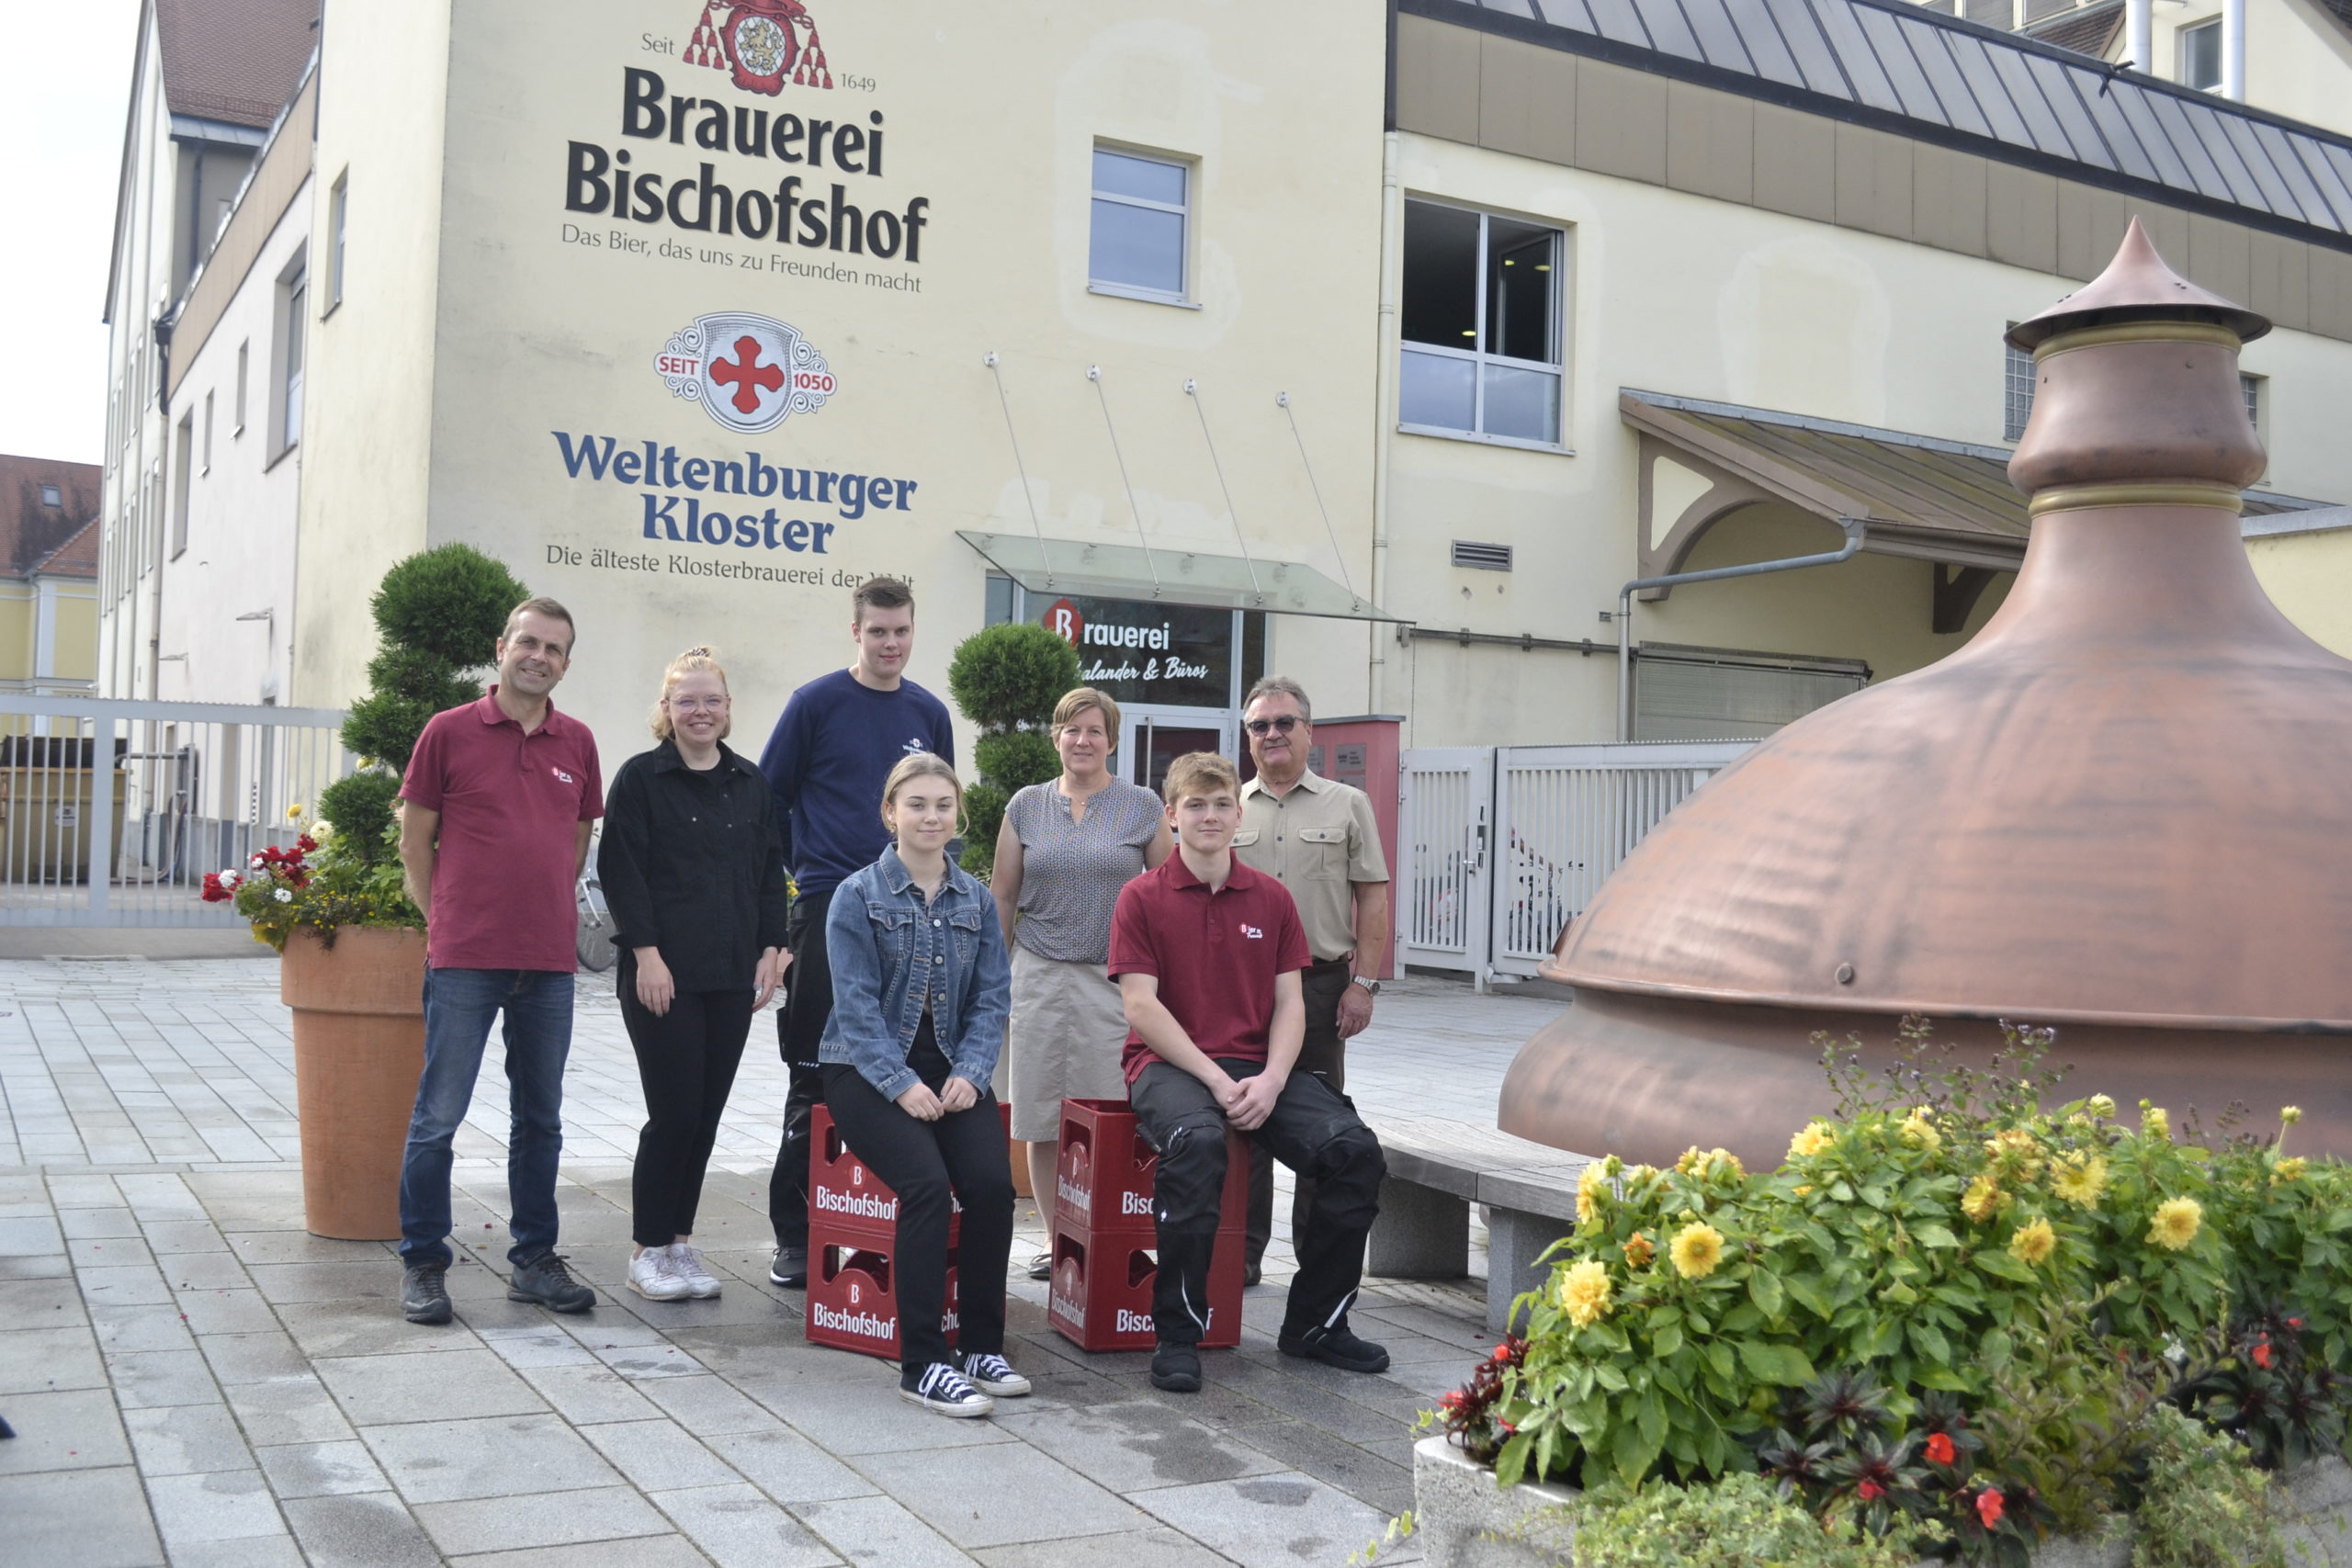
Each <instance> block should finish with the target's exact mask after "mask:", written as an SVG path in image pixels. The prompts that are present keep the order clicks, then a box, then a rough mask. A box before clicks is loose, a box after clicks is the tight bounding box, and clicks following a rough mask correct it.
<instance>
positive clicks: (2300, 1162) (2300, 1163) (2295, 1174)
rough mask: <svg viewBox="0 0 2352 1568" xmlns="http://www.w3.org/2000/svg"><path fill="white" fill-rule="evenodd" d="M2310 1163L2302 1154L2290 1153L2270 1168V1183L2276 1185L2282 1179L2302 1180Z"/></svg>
mask: <svg viewBox="0 0 2352 1568" xmlns="http://www.w3.org/2000/svg"><path fill="white" fill-rule="evenodd" d="M2308 1163H2309V1162H2307V1161H2306V1160H2305V1159H2304V1158H2303V1157H2302V1156H2301V1155H2289V1156H2287V1157H2286V1158H2285V1159H2282V1160H2280V1161H2279V1162H2278V1164H2277V1165H2275V1166H2272V1167H2271V1168H2270V1185H2271V1186H2273V1187H2276V1186H2278V1184H2279V1183H2280V1182H2282V1181H2300V1180H2301V1179H2302V1177H2303V1172H2304V1170H2305V1169H2306V1168H2308Z"/></svg>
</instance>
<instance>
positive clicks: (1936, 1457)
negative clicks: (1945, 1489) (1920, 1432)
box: [1927, 1432, 1959, 1464]
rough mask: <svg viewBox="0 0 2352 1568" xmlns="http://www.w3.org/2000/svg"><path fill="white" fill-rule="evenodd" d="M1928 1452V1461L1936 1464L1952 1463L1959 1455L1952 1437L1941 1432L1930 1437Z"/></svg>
mask: <svg viewBox="0 0 2352 1568" xmlns="http://www.w3.org/2000/svg"><path fill="white" fill-rule="evenodd" d="M1927 1454H1928V1461H1930V1462H1931V1463H1935V1464H1950V1463H1951V1461H1953V1460H1955V1459H1957V1458H1958V1457H1959V1454H1958V1452H1957V1450H1954V1449H1953V1448H1952V1446H1951V1438H1949V1437H1946V1436H1945V1435H1944V1434H1943V1433H1941V1432H1938V1433H1937V1434H1936V1435H1935V1436H1934V1437H1932V1438H1928V1448H1927Z"/></svg>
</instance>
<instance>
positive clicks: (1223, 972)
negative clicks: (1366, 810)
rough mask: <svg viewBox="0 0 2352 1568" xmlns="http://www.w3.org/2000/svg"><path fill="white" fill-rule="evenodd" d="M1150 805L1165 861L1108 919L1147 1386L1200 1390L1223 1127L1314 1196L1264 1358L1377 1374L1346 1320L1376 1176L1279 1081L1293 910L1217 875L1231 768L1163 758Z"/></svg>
mask: <svg viewBox="0 0 2352 1568" xmlns="http://www.w3.org/2000/svg"><path fill="white" fill-rule="evenodd" d="M1162 793H1163V794H1164V795H1165V796H1166V799H1167V801H1168V821H1169V826H1170V828H1172V829H1174V830H1175V834H1176V850H1177V852H1176V853H1174V854H1172V855H1170V856H1169V857H1168V859H1167V861H1166V862H1164V863H1162V864H1161V865H1160V866H1159V869H1158V870H1156V871H1148V872H1145V873H1144V874H1142V875H1141V876H1138V877H1136V879H1135V880H1134V881H1133V882H1130V883H1128V884H1127V885H1126V886H1125V888H1123V889H1122V890H1121V891H1120V894H1119V903H1118V908H1117V909H1116V911H1115V912H1114V914H1113V915H1112V918H1111V973H1112V974H1113V975H1114V976H1117V978H1118V982H1119V993H1120V996H1121V998H1122V999H1123V1000H1124V1001H1125V1004H1126V1013H1127V1024H1128V1033H1127V1047H1126V1055H1125V1066H1126V1074H1127V1098H1128V1101H1129V1103H1131V1104H1132V1105H1133V1106H1134V1107H1135V1111H1136V1120H1137V1122H1140V1123H1141V1125H1142V1128H1143V1133H1144V1136H1145V1137H1147V1138H1148V1139H1149V1140H1150V1141H1151V1144H1152V1146H1153V1147H1155V1148H1157V1149H1158V1150H1159V1174H1158V1177H1157V1179H1156V1183H1155V1186H1154V1189H1153V1194H1152V1208H1153V1217H1154V1218H1155V1219H1156V1220H1157V1221H1158V1228H1159V1277H1158V1279H1157V1280H1155V1281H1154V1283H1153V1286H1152V1303H1151V1305H1152V1319H1153V1323H1154V1326H1155V1328H1156V1330H1157V1333H1158V1336H1159V1349H1158V1350H1157V1351H1155V1352H1154V1353H1153V1355H1152V1358H1151V1381H1152V1384H1153V1386H1155V1387H1158V1388H1163V1389H1167V1390H1170V1391H1171V1392H1173V1393H1195V1392H1197V1391H1198V1390H1199V1388H1200V1386H1201V1355H1200V1349H1199V1346H1200V1342H1201V1337H1202V1334H1203V1333H1204V1331H1205V1330H1206V1328H1207V1326H1208V1325H1207V1321H1206V1316H1205V1314H1206V1311H1207V1305H1206V1303H1207V1300H1208V1279H1209V1253H1210V1249H1211V1248H1212V1247H1214V1246H1215V1245H1216V1227H1217V1219H1218V1213H1217V1210H1218V1203H1219V1201H1220V1199H1221V1198H1222V1196H1223V1192H1224V1188H1225V1132H1226V1128H1227V1126H1228V1125H1230V1126H1232V1127H1235V1128H1238V1129H1239V1130H1240V1131H1241V1132H1243V1133H1245V1134H1249V1135H1250V1137H1251V1138H1252V1139H1255V1140H1257V1141H1259V1142H1261V1143H1262V1144H1264V1145H1265V1146H1266V1147H1267V1148H1268V1149H1270V1150H1271V1151H1272V1154H1273V1156H1274V1157H1275V1158H1276V1159H1278V1160H1280V1161H1282V1162H1283V1164H1284V1165H1286V1166H1288V1167H1290V1168H1291V1169H1293V1170H1294V1171H1296V1172H1297V1173H1299V1174H1300V1175H1301V1176H1311V1177H1313V1178H1314V1179H1315V1196H1314V1200H1313V1207H1312V1208H1311V1209H1310V1210H1309V1211H1308V1213H1307V1217H1306V1219H1307V1223H1306V1229H1305V1230H1304V1231H1302V1232H1301V1233H1300V1234H1299V1235H1296V1236H1295V1237H1294V1238H1293V1240H1294V1242H1295V1246H1296V1248H1297V1252H1298V1274H1297V1277H1296V1278H1295V1279H1294V1280H1292V1281H1291V1287H1290V1302H1289V1305H1288V1307H1287V1309H1286V1310H1285V1312H1284V1313H1283V1327H1282V1333H1281V1335H1280V1336H1279V1337H1278V1338H1277V1339H1276V1341H1275V1342H1276V1344H1277V1345H1278V1346H1279V1347H1280V1348H1281V1349H1282V1352H1283V1354H1284V1355H1285V1356H1304V1357H1310V1358H1312V1359H1316V1360H1318V1361H1323V1362H1326V1363H1328V1364H1329V1365H1331V1366H1334V1367H1340V1368H1344V1369H1346V1370H1347V1371H1356V1372H1381V1371H1387V1370H1388V1352H1387V1351H1385V1350H1384V1349H1382V1348H1380V1347H1379V1346H1377V1345H1373V1344H1369V1343H1367V1342H1366V1341H1364V1340H1362V1339H1359V1338H1357V1337H1356V1336H1355V1335H1354V1334H1353V1333H1352V1332H1351V1330H1350V1329H1349V1327H1348V1308H1349V1307H1350V1306H1351V1305H1352V1304H1353V1303H1354V1302H1355V1299H1356V1287H1357V1285H1358V1284H1359V1283H1360V1282H1361V1281H1362V1280H1363V1252H1364V1239H1365V1237H1366V1236H1367V1235H1370V1234H1371V1231H1372V1221H1373V1216H1374V1215H1375V1214H1376V1213H1379V1210H1380V1179H1381V1177H1382V1176H1383V1175H1385V1173H1386V1169H1387V1168H1386V1165H1385V1161H1384V1160H1383V1159H1382V1157H1381V1153H1380V1141H1379V1140H1378V1139H1377V1138H1375V1137H1374V1136H1373V1134H1372V1129H1371V1128H1369V1127H1366V1126H1365V1125H1364V1124H1363V1121H1362V1120H1361V1119H1360V1118H1359V1117H1358V1116H1357V1115H1356V1113H1355V1108H1354V1107H1353V1106H1352V1105H1351V1104H1350V1103H1349V1102H1348V1100H1346V1099H1345V1098H1344V1097H1342V1096H1341V1095H1340V1093H1339V1092H1338V1091H1337V1090H1335V1089H1332V1088H1331V1087H1330V1086H1329V1084H1328V1083H1326V1082H1324V1081H1323V1080H1322V1079H1321V1078H1318V1077H1316V1076H1315V1075H1314V1074H1312V1073H1299V1074H1296V1075H1294V1074H1293V1073H1292V1071H1291V1069H1292V1067H1293V1066H1295V1065H1296V1064H1297V1061H1298V1049H1299V1044H1300V1042H1301V1040H1302V1039H1303V1038H1304V1036H1305V1033H1306V1004H1305V1002H1304V1001H1303V1000H1302V998H1301V996H1300V991H1299V978H1298V976H1299V971H1300V970H1302V969H1304V968H1306V964H1307V960H1308V953H1307V950H1306V933H1305V931H1303V930H1302V929H1301V928H1300V925H1299V921H1298V908H1297V906H1296V905H1295V904H1294V903H1292V902H1291V896H1290V893H1289V891H1288V890H1287V889H1286V888H1284V887H1283V885H1282V884H1281V883H1279V882H1277V881H1275V880H1274V879H1273V878H1272V877H1271V876H1266V875H1263V874H1260V873H1258V872H1254V871H1251V870H1250V868H1249V867H1248V866H1245V865H1243V864H1241V863H1239V862H1238V861H1237V860H1235V859H1234V858H1233V849H1232V843H1233V832H1234V829H1235V828H1236V827H1238V825H1239V824H1240V821H1241V792H1240V784H1239V781H1238V779H1237V778H1236V776H1235V774H1234V769H1233V764H1232V763H1230V762H1228V761H1226V760H1225V759H1224V758H1222V757H1218V756H1213V755H1211V754H1210V753H1208V752H1205V751H1195V752H1193V753H1191V754H1189V755H1187V756H1182V757H1179V758H1177V759H1176V761H1174V762H1172V763H1170V766H1169V769H1168V782H1167V784H1165V785H1164V786H1163V791H1162Z"/></svg>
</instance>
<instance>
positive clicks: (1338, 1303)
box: [967, 1058, 1388, 1345]
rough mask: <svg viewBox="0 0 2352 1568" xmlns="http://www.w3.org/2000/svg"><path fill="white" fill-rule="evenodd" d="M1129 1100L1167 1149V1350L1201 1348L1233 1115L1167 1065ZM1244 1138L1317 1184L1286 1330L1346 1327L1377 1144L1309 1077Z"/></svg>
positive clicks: (1335, 1096) (1346, 1106)
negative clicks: (1228, 1116) (1172, 1346)
mask: <svg viewBox="0 0 2352 1568" xmlns="http://www.w3.org/2000/svg"><path fill="white" fill-rule="evenodd" d="M1217 1065H1218V1066H1221V1067H1223V1068H1224V1069H1225V1070H1226V1071H1227V1073H1229V1074H1231V1075H1232V1076H1233V1077H1236V1078H1246V1077H1255V1076H1256V1075H1257V1074H1259V1073H1261V1072H1262V1071H1264V1070H1265V1066H1264V1064H1263V1063H1261V1062H1238V1061H1226V1060H1223V1059H1221V1058H1220V1059H1219V1061H1218V1063H1217ZM1127 1100H1128V1103H1129V1104H1131V1105H1132V1106H1134V1108H1135V1112H1136V1122H1137V1123H1138V1124H1140V1126H1141V1127H1142V1129H1143V1134H1144V1136H1145V1137H1146V1138H1147V1139H1148V1140H1150V1143H1151V1145H1152V1147H1154V1148H1156V1149H1158V1150H1159V1175H1158V1177H1157V1178H1156V1179H1155V1182H1154V1185H1153V1190H1152V1210H1153V1215H1154V1218H1155V1219H1156V1220H1157V1221H1158V1229H1159V1277H1158V1279H1157V1280H1155V1281H1154V1284H1153V1287H1152V1301H1151V1313H1152V1318H1153V1322H1154V1326H1155V1327H1156V1329H1157V1331H1158V1333H1159V1337H1160V1339H1161V1340H1163V1341H1165V1342H1167V1343H1170V1344H1177V1345H1197V1344H1199V1343H1200V1341H1201V1335H1202V1332H1203V1331H1204V1328H1205V1327H1206V1303H1207V1300H1208V1284H1209V1253H1210V1251H1211V1249H1212V1248H1213V1247H1215V1246H1216V1226H1217V1219H1218V1213H1217V1203H1218V1200H1219V1198H1220V1196H1221V1195H1222V1193H1223V1190H1224V1187H1225V1132H1226V1121H1225V1112H1224V1111H1222V1110H1221V1109H1219V1107H1218V1105H1217V1103H1216V1097H1215V1096H1213V1095H1211V1094H1210V1093H1209V1089H1208V1085H1206V1084H1204V1083H1203V1082H1202V1081H1201V1080H1200V1079H1198V1078H1196V1077H1193V1075H1192V1074H1190V1073H1188V1072H1185V1071H1184V1070H1183V1069H1182V1068H1181V1067H1171V1066H1169V1065H1168V1064H1167V1063H1165V1062H1153V1063H1151V1064H1150V1065H1148V1066H1146V1067H1145V1068H1144V1070H1143V1073H1142V1075H1141V1076H1140V1077H1137V1078H1136V1081H1135V1083H1134V1085H1133V1086H1132V1087H1131V1088H1130V1089H1128V1090H1127ZM1243 1135H1244V1136H1245V1137H1247V1138H1248V1139H1249V1140H1250V1142H1251V1143H1252V1144H1254V1145H1259V1146H1261V1147H1263V1148H1264V1149H1266V1150H1267V1151H1268V1152H1269V1153H1271V1154H1272V1156H1273V1157H1274V1158H1276V1159H1278V1160H1280V1161H1282V1162H1283V1164H1284V1165H1286V1166H1288V1167H1290V1168H1291V1169H1292V1170H1294V1171H1295V1172H1297V1173H1298V1175H1299V1176H1301V1177H1302V1178H1305V1177H1312V1178H1314V1179H1315V1198H1314V1203H1313V1206H1312V1207H1311V1208H1310V1209H1309V1210H1308V1211H1307V1214H1306V1224H1303V1225H1302V1226H1300V1228H1299V1231H1298V1235H1297V1245H1298V1276H1297V1278H1296V1279H1295V1280H1292V1281H1291V1287H1290V1302H1289V1304H1288V1305H1287V1306H1286V1307H1285V1309H1284V1310H1283V1328H1282V1331H1283V1334H1285V1335H1298V1334H1304V1333H1306V1331H1307V1330H1308V1329H1310V1328H1316V1327H1318V1326H1321V1325H1327V1324H1344V1323H1346V1322H1347V1315H1348V1308H1349V1307H1350V1306H1351V1305H1352V1304H1353V1303H1354V1302H1355V1299H1356V1287H1357V1286H1358V1285H1360V1284H1362V1283H1363V1248H1364V1241H1365V1238H1366V1237H1368V1236H1369V1235H1371V1234H1372V1222H1373V1219H1374V1216H1375V1215H1377V1214H1378V1213H1380V1179H1381V1178H1382V1177H1383V1176H1385V1175H1386V1174H1387V1170H1388V1167H1387V1162H1386V1161H1385V1159H1384V1158H1383V1157H1382V1156H1381V1153H1380V1140H1379V1139H1378V1138H1376V1137H1374V1135H1373V1132H1372V1129H1371V1128H1369V1127H1367V1126H1365V1125H1364V1124H1363V1119H1362V1118H1361V1117H1359V1116H1357V1114H1356V1111H1355V1107H1354V1106H1353V1105H1351V1104H1350V1103H1349V1102H1348V1100H1347V1097H1346V1096H1344V1095H1342V1094H1341V1093H1340V1091H1339V1090H1337V1089H1333V1088H1332V1087H1331V1086H1330V1085H1329V1084H1327V1083H1325V1082H1324V1081H1323V1080H1322V1079H1321V1078H1319V1077H1316V1076H1315V1075H1314V1074H1312V1073H1302V1072H1295V1071H1294V1072H1293V1073H1292V1074H1291V1076H1290V1077H1289V1078H1288V1080H1286V1081H1285V1082H1284V1083H1283V1091H1282V1093H1281V1095H1280V1096H1278V1097H1277V1098H1276V1099H1275V1100H1274V1110H1273V1114H1272V1115H1271V1116H1269V1117H1267V1118H1266V1120H1265V1121H1264V1122H1262V1123H1261V1124H1260V1125H1259V1126H1258V1127H1257V1128H1256V1129H1255V1130H1254V1131H1252V1132H1250V1133H1247V1134H1243ZM968 1223H969V1222H968V1221H967V1224H968Z"/></svg>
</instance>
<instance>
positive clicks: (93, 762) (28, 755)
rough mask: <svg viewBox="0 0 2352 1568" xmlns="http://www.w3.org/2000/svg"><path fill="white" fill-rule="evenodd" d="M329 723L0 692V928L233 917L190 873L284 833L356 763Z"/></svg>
mask: <svg viewBox="0 0 2352 1568" xmlns="http://www.w3.org/2000/svg"><path fill="white" fill-rule="evenodd" d="M343 720H344V715H343V714H342V713H341V712H340V711H339V710H336V709H333V708H279V707H264V706H251V707H248V706H245V705H240V704H232V703H153V702H126V701H120V700H116V699H110V698H103V697H80V696H72V697H62V696H38V697H37V696H27V695H24V694H17V693H6V694H0V926H196V927H204V926H211V927H221V928H232V927H235V926H237V925H240V924H242V923H243V922H242V920H241V919H239V917H238V916H237V914H236V913H235V911H234V910H233V909H232V908H230V907H229V906H227V905H225V904H207V903H205V902H204V901H203V897H202V892H203V886H204V877H205V874H206V873H208V872H215V871H220V870H223V869H226V868H230V867H237V868H242V867H243V866H244V864H245V863H246V861H247V860H248V859H249V858H250V857H251V856H252V855H253V854H254V852H256V851H258V850H260V849H262V848H264V847H266V846H269V845H280V846H283V845H287V844H291V843H292V842H293V841H294V840H295V838H296V837H297V836H298V835H299V833H300V829H301V825H302V822H303V821H307V820H309V819H310V818H313V817H315V816H316V815H317V802H318V798H319V792H320V791H321V790H322V789H323V788H324V787H325V786H326V785H328V784H332V783H334V781H335V780H336V779H339V778H342V777H344V776H345V774H347V773H351V772H352V771H353V769H354V767H355V766H356V759H355V758H354V757H353V756H352V755H351V753H349V752H348V751H345V750H344V749H343V744H342V742H341V740H340V739H338V731H339V730H340V729H341V728H342V726H343ZM297 807H299V808H300V810H299V811H298V810H296V809H295V808H297Z"/></svg>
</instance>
